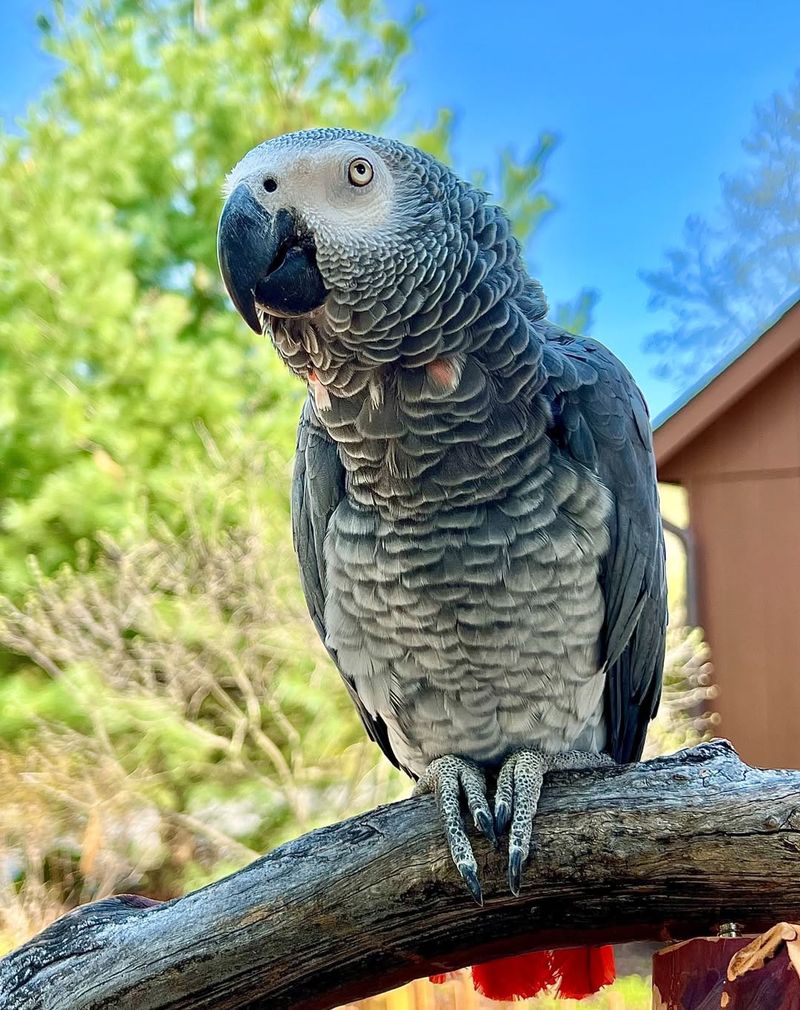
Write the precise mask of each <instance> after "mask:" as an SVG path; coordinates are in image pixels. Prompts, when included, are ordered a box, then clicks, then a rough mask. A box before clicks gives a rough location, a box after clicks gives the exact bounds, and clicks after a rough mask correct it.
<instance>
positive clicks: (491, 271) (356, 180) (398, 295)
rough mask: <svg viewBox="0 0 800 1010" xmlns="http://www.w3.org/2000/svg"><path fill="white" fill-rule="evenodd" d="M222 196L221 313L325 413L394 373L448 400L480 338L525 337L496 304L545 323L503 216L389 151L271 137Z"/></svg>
mask: <svg viewBox="0 0 800 1010" xmlns="http://www.w3.org/2000/svg"><path fill="white" fill-rule="evenodd" d="M226 193H227V195H226V199H225V204H224V206H223V209H222V214H221V216H220V222H219V231H218V242H217V251H218V256H219V264H220V270H221V273H222V277H223V280H224V282H225V286H226V288H227V290H228V293H229V295H230V297H231V300H232V301H233V303H234V305H235V306H236V308H237V309H238V311H239V313H240V314H241V315H242V317H243V318H244V319H245V321H246V322H247V323H248V324H249V325H250V326H251V327H252V329H253V330H255V331H256V332H257V333H262V332H266V333H268V334H269V336H270V337H271V339H272V341H273V343H274V345H275V347H276V348H277V350H278V352H279V354H280V355H281V356H282V357H283V359H284V361H285V362H286V363H287V365H288V366H289V368H290V369H291V370H292V371H294V372H295V373H296V374H297V375H299V376H302V377H304V378H306V379H308V381H309V382H311V383H312V388H313V389H315V391H316V392H318V393H319V396H318V398H317V401H318V404H323V405H324V406H325V407H327V406H328V405H329V404H330V394H333V395H335V396H339V397H350V396H351V395H352V394H354V393H356V392H359V391H361V390H365V389H366V388H367V387H368V386H370V387H371V388H373V389H374V388H375V383H376V382H379V381H380V374H381V370H382V367H383V366H388V365H394V364H397V365H399V366H400V368H401V369H405V370H410V371H411V373H414V374H416V371H417V370H419V369H427V372H426V375H427V382H428V384H429V385H430V386H431V388H433V389H441V390H444V391H446V390H448V389H450V390H452V389H453V388H454V387H455V385H456V384H457V382H458V380H459V377H460V375H461V374H462V369H463V363H464V360H465V358H464V355H465V354H466V353H468V352H469V351H470V350H471V349H472V346H473V345H475V344H477V343H478V342H479V341H480V340H483V342H484V343H485V341H486V339H487V338H486V334H485V333H484V334H483V336H481V334H480V333H479V332H478V331H479V330H480V328H481V327H483V329H484V330H486V329H487V327H489V326H492V327H495V328H496V327H497V326H498V325H504V324H505V323H507V325H506V329H507V330H508V331H509V333H510V332H511V331H512V330H513V329H514V327H515V326H517V327H518V328H519V329H520V332H522V330H524V326H523V324H522V323H521V322H520V320H519V319H518V318H517V317H515V318H514V319H509V309H508V308H507V307H506V308H503V304H502V303H503V300H504V299H505V296H507V295H511V296H513V297H517V296H522V301H519V300H518V302H517V304H518V308H519V310H520V312H521V313H522V315H524V316H526V317H529V318H531V319H533V318H540V317H541V316H542V315H543V314H544V311H545V308H544V296H543V294H542V293H541V288H539V287H538V285H537V284H536V282H533V281H531V280H530V278H528V276H527V274H526V273H525V270H524V268H523V267H522V265H521V261H520V254H519V246H518V244H517V242H516V239H514V237H513V235H512V233H511V227H510V225H509V222H508V219H507V217H506V215H505V214H504V213H503V211H502V210H501V209H500V208H499V207H496V206H493V205H492V204H490V203H488V202H487V200H486V195H485V194H484V193H482V192H480V191H479V190H476V189H475V188H474V187H473V186H471V185H470V184H469V183H467V182H464V181H462V180H461V179H459V178H458V177H457V176H456V175H455V174H454V173H453V172H452V171H451V170H450V169H449V168H447V167H446V166H445V165H443V164H441V163H440V162H438V161H437V160H436V159H435V158H433V157H431V156H430V155H428V154H426V153H424V152H422V151H419V150H417V149H416V148H414V147H410V146H408V145H406V144H402V143H400V142H399V141H395V140H388V139H385V138H382V137H375V136H372V135H370V134H366V133H357V132H355V131H352V130H344V129H318V130H306V131H302V132H299V133H291V134H286V135H284V136H281V137H276V138H275V139H273V140H270V141H267V142H266V143H264V144H260V145H259V146H258V147H255V148H253V150H252V151H250V152H249V153H248V154H246V155H245V157H244V158H243V159H242V160H241V161H240V162H239V164H238V165H237V166H236V167H235V168H234V169H233V171H232V172H231V173H230V175H229V177H228V180H227V184H226ZM506 337H508V334H506ZM504 339H505V338H504ZM508 339H510V337H508ZM426 388H427V387H426Z"/></svg>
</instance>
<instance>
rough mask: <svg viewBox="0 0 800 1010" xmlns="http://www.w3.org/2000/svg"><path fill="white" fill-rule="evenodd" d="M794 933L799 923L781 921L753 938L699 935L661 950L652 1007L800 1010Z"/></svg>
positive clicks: (799, 955)
mask: <svg viewBox="0 0 800 1010" xmlns="http://www.w3.org/2000/svg"><path fill="white" fill-rule="evenodd" d="M798 935H800V927H797V926H792V925H790V924H789V923H779V924H778V925H777V926H775V927H774V928H773V929H771V930H769V931H768V932H766V933H763V934H762V935H760V936H757V937H753V936H743V937H741V936H740V937H725V936H709V937H700V938H698V939H695V940H685V941H684V942H683V943H676V944H672V945H671V946H669V947H665V948H663V949H662V950H659V951H658V952H657V953H656V954H655V955H654V957H653V1010H800V975H798V967H800V941H798V939H797V937H798ZM793 948H796V949H793ZM793 961H796V962H798V964H797V966H796V965H795V963H793Z"/></svg>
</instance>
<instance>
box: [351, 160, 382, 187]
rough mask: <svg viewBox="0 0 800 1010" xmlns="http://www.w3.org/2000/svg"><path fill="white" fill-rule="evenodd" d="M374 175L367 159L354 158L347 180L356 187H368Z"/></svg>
mask: <svg viewBox="0 0 800 1010" xmlns="http://www.w3.org/2000/svg"><path fill="white" fill-rule="evenodd" d="M374 174H375V173H374V172H373V170H372V165H370V163H369V162H368V161H367V159H366V158H354V159H353V160H352V161H351V162H350V165H349V167H348V169H347V178H348V179H349V180H350V182H351V183H352V184H353V185H354V186H366V185H367V183H370V182H372V176H373V175H374Z"/></svg>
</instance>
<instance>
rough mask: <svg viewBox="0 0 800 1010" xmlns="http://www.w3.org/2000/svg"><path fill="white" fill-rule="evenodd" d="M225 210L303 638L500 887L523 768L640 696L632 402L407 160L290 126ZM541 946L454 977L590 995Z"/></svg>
mask: <svg viewBox="0 0 800 1010" xmlns="http://www.w3.org/2000/svg"><path fill="white" fill-rule="evenodd" d="M227 194H228V195H227V199H226V202H225V205H224V208H223V212H222V216H221V219H220V226H219V235H218V252H219V261H220V267H221V272H222V276H223V279H224V281H225V285H226V288H227V290H228V292H229V294H230V296H231V299H232V300H233V302H234V304H235V306H236V308H237V309H238V310H239V312H240V313H241V315H242V316H243V317H244V319H245V320H246V321H247V323H249V325H250V326H251V327H252V328H253V329H254V330H255V331H256V332H257V333H261V332H262V331H263V332H268V333H269V335H270V337H271V339H272V341H273V343H274V345H275V347H276V349H277V351H278V353H279V354H280V356H281V357H282V358H283V360H284V361H285V362H286V364H287V365H288V367H289V369H290V370H291V371H292V372H294V373H295V374H296V375H297V376H299V377H300V378H301V379H302V380H303V381H305V382H306V383H307V384H308V389H309V396H308V398H307V400H306V403H305V406H304V408H303V412H302V417H301V419H300V426H299V432H298V441H297V455H296V460H295V472H294V483H293V492H292V523H293V534H294V544H295V549H296V552H297V556H298V559H299V563H300V573H301V577H302V583H303V588H304V591H305V596H306V599H307V602H308V606H309V609H310V612H311V616H312V618H313V621H314V624H315V625H316V628H317V631H318V632H319V634H320V636H321V637H322V639H323V641H324V643H325V645H326V647H327V649H328V651H329V652H330V654H331V656H332V657H333V660H334V662H335V663H336V665H337V667H338V669H339V671H340V672H341V675H342V677H343V679H344V682H345V685H346V686H347V689H348V691H349V692H350V695H351V697H352V700H353V702H354V704H355V706H356V708H357V710H358V713H359V715H360V716H361V719H362V720H363V722H364V725H365V727H366V729H367V732H368V733H369V735H370V737H371V738H372V739H373V740H374V741H375V742H376V743H377V744H378V745H379V746H380V747H381V749H382V750H383V752H384V753H385V754H386V756H387V757H388V758H389V760H390V761H392V762H393V763H394V764H395V765H397V766H398V767H399V768H402V769H403V770H404V771H405V772H407V773H408V774H409V775H410V776H411V777H412V778H413V779H415V780H417V787H416V791H434V792H435V793H436V796H437V799H438V804H439V809H440V811H441V815H442V819H443V822H444V826H445V831H446V835H447V841H448V844H449V847H450V851H451V854H452V856H453V859H454V861H455V863H456V865H457V866H458V869H459V871H460V873H461V875H462V877H463V878H464V880H465V881H466V883H467V885H468V887H469V889H470V890H471V892H472V894H473V895H474V896H475V898H476V899H477V900H481V889H480V884H479V882H478V878H477V865H476V862H475V859H474V856H473V852H472V848H471V846H470V842H469V840H468V838H467V835H466V833H465V830H464V827H463V824H462V821H461V815H460V805H461V801H462V798H463V800H465V801H466V805H467V807H468V808H469V810H470V813H471V814H472V816H473V818H474V820H475V823H476V825H477V826H478V828H479V829H480V830H481V831H482V832H483V833H484V834H485V835H487V836H488V837H489V838H490V839H492V840H494V839H495V837H496V835H499V834H500V833H502V832H504V831H505V830H506V829H510V830H509V834H510V837H509V883H510V886H511V889H512V891H513V892H514V893H515V894H517V893H518V892H519V887H520V876H521V868H522V865H523V864H524V862H525V860H526V858H527V856H528V850H529V845H530V839H531V823H532V818H533V815H534V813H535V811H536V806H537V802H538V798H539V793H540V791H541V787H542V779H543V776H544V775H545V773H547V772H548V771H550V770H553V769H563V768H577V767H587V766H591V765H595V764H600V763H606V762H609V763H610V762H611V761H614V762H630V761H636V760H638V759H639V757H640V756H641V753H642V747H643V744H644V738H645V733H646V730H647V725H648V722H649V721H650V719H651V718H652V716H653V715H654V713H655V711H656V708H657V705H658V699H659V694H660V688H661V679H662V667H663V655H664V637H665V627H666V588H665V574H664V546H663V537H662V530H661V521H660V517H659V506H658V492H657V486H656V475H655V467H654V457H653V449H652V441H651V431H650V424H649V421H648V415H647V409H646V406H645V404H644V401H643V399H642V396H641V393H640V392H639V390H638V389H637V387H636V385H635V384H634V382H633V379H632V378H631V376H630V375H629V373H628V372H627V371H626V369H625V368H624V367H623V366H622V365H621V364H620V362H619V361H617V359H616V358H615V357H614V355H613V354H611V352H610V351H608V350H607V349H606V348H605V347H603V346H602V345H601V344H598V343H596V342H595V341H593V340H588V339H585V338H582V337H577V336H574V335H572V334H570V333H567V332H565V331H564V330H563V329H561V328H559V327H558V326H556V325H554V324H553V323H552V322H549V321H548V320H547V318H546V311H547V306H546V303H545V298H544V294H543V292H542V288H541V286H540V285H539V283H538V282H536V281H535V280H533V279H531V278H530V277H529V276H528V274H527V272H526V270H525V267H524V265H523V262H522V259H521V254H520V248H519V245H518V243H517V241H516V240H515V239H514V237H513V236H512V233H511V227H510V225H509V221H508V219H507V217H506V215H505V214H504V212H503V211H502V210H501V209H500V208H498V207H496V206H493V205H492V204H490V203H489V202H488V200H487V197H486V194H484V193H482V192H480V191H478V190H477V189H475V188H474V187H473V186H471V185H470V184H469V183H466V182H464V181H462V180H461V179H459V178H457V176H456V175H455V174H454V173H453V172H452V171H451V170H450V169H448V168H447V167H445V166H444V165H442V164H440V163H439V162H438V161H436V160H435V159H434V158H432V157H430V156H429V155H427V154H424V153H423V152H421V151H419V150H416V149H415V148H413V147H409V146H407V145H405V144H402V143H399V142H397V141H394V140H387V139H383V138H379V137H374V136H370V135H368V134H364V133H356V132H352V131H350V130H343V129H318V130H308V131H303V132H300V133H293V134H288V135H286V136H282V137H278V138H277V139H274V140H270V141H268V142H266V143H264V144H261V145H260V146H258V147H256V148H254V149H253V150H252V151H250V152H249V153H248V154H247V155H246V156H245V157H244V158H243V159H242V161H241V162H240V163H239V164H238V165H237V166H236V167H235V168H234V169H233V171H232V172H231V174H230V176H229V179H228V183H227ZM495 775H496V776H497V778H496V789H495V794H494V803H493V806H490V803H489V800H488V798H487V776H488V777H489V778H490V779H493V778H494V776H495ZM564 953H565V954H566V953H567V952H564ZM573 953H574V952H573ZM543 956H544V955H542V954H541V953H540V954H539V955H534V956H532V955H526V958H527V959H528V963H529V964H530V972H529V974H530V976H531V977H530V979H529V980H528V982H526V981H525V980H524V979H523V980H522V981H520V980H519V979H515V981H514V982H513V983H512V982H509V981H504V980H503V978H502V977H498V973H497V972H495V973H494V975H492V973H491V972H490V971H488V969H487V970H486V971H484V973H483V975H482V976H480V977H479V975H478V972H479V969H478V968H476V969H474V970H473V971H474V974H475V977H476V983H477V984H478V985H479V987H481V988H483V989H484V990H488V991H490V994H493V995H501V996H508V995H509V993H511V994H516V995H532V994H533V993H534V992H535V991H538V989H541V988H542V986H543V985H545V984H547V983H548V982H556V983H560V986H561V994H562V995H570V994H579V992H580V991H584V990H585V991H588V990H589V989H591V988H592V987H596V986H597V984H602V982H604V981H607V980H608V978H607V976H608V970H607V969H608V964H607V960H605V959H601V963H600V964H599V969H598V962H597V958H594V959H591V958H590V959H589V961H588V962H586V963H587V964H588V965H589V967H588V968H587V970H586V971H585V972H584V973H583V974H584V975H587V974H588V975H591V976H592V977H591V978H589V979H588V981H587V979H586V978H583V979H582V980H581V979H580V978H578V977H577V976H579V975H580V974H581V972H580V971H578V970H577V969H576V968H575V966H574V964H568V963H562V962H559V960H558V958H557V957H556V956H555V955H552V956H549V960H548V961H547V963H546V965H545V966H544V967H543V966H542V964H541V963H540V964H539V966H538V967H537V966H536V964H535V963H534V960H535V957H539V958H540V959H541V958H542V957H543ZM532 958H533V960H532ZM598 970H599V971H600V976H601V977H600V978H598V977H597V971H598ZM508 974H509V972H508V971H507V970H506V975H508ZM517 974H519V973H517ZM611 974H612V975H613V968H612V969H611ZM568 976H569V977H568ZM537 987H538V988H537Z"/></svg>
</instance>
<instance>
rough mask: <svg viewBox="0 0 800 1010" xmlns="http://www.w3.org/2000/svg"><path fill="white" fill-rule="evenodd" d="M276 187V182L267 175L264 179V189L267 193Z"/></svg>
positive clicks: (273, 190) (272, 191)
mask: <svg viewBox="0 0 800 1010" xmlns="http://www.w3.org/2000/svg"><path fill="white" fill-rule="evenodd" d="M277 188H278V184H277V182H275V180H274V179H273V178H272V177H271V176H268V177H267V178H266V179H265V180H264V189H265V190H266V191H267V192H268V193H274V192H275V190H276V189H277Z"/></svg>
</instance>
